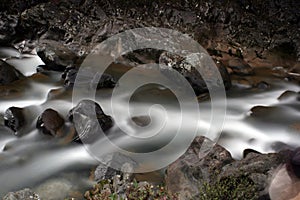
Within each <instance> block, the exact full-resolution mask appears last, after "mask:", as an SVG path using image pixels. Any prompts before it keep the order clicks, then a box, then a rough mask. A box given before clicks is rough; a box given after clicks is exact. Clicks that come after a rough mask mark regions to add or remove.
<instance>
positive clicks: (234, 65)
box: [228, 58, 254, 75]
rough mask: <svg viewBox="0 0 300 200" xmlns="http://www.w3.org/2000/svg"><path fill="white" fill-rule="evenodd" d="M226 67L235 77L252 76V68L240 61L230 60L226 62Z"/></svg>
mask: <svg viewBox="0 0 300 200" xmlns="http://www.w3.org/2000/svg"><path fill="white" fill-rule="evenodd" d="M228 67H229V68H230V69H232V71H233V73H235V74H237V75H253V74H254V71H253V68H252V67H251V66H250V65H249V64H248V63H246V62H245V61H244V60H242V59H238V58H236V59H231V60H229V61H228Z"/></svg>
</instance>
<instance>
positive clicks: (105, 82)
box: [62, 67, 116, 89]
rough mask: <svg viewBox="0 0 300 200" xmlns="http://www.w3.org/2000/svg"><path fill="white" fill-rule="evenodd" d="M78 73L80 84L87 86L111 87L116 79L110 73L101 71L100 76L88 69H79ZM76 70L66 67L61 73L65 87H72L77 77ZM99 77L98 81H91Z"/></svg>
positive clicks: (114, 84)
mask: <svg viewBox="0 0 300 200" xmlns="http://www.w3.org/2000/svg"><path fill="white" fill-rule="evenodd" d="M80 72H81V75H80V80H79V81H80V82H79V84H80V85H86V87H87V88H96V89H101V88H113V87H115V86H116V81H115V79H114V78H113V76H111V75H110V74H106V73H103V74H102V75H101V77H97V76H99V75H98V74H94V73H92V72H90V71H88V70H81V71H80ZM77 73H78V70H77V69H76V68H74V67H69V68H66V70H65V72H64V73H63V75H62V78H63V79H64V86H65V87H66V88H73V86H74V84H75V80H76V78H77ZM97 79H99V81H98V82H93V81H94V80H95V81H96V80H97Z"/></svg>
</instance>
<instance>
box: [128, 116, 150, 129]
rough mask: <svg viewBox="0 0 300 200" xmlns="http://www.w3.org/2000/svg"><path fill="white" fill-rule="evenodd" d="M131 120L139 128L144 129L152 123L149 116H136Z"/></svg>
mask: <svg viewBox="0 0 300 200" xmlns="http://www.w3.org/2000/svg"><path fill="white" fill-rule="evenodd" d="M131 120H132V121H133V122H134V123H135V124H136V125H138V126H141V127H144V126H148V125H149V124H150V123H151V118H150V117H149V116H136V117H132V118H131Z"/></svg>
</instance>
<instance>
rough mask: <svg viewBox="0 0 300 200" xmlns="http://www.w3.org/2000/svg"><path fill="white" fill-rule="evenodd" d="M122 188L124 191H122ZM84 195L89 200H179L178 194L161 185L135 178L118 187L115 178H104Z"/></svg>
mask: <svg viewBox="0 0 300 200" xmlns="http://www.w3.org/2000/svg"><path fill="white" fill-rule="evenodd" d="M117 182H119V181H117ZM120 189H121V190H124V191H121V192H120V191H119V190H120ZM116 191H117V192H116ZM84 197H85V199H87V200H125V199H127V200H161V199H163V200H177V196H176V195H169V194H168V193H167V191H166V189H165V188H164V187H163V186H161V185H159V186H153V185H151V184H149V183H144V184H143V183H139V182H137V181H135V180H134V181H132V182H128V183H125V184H123V185H121V186H118V187H116V184H115V183H114V181H113V180H102V181H100V182H99V183H98V184H96V185H94V188H93V189H91V190H89V191H87V192H86V193H85V194H84Z"/></svg>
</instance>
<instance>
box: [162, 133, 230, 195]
mask: <svg viewBox="0 0 300 200" xmlns="http://www.w3.org/2000/svg"><path fill="white" fill-rule="evenodd" d="M204 139H205V138H204V137H196V138H195V139H194V141H193V143H192V144H191V146H190V147H189V149H188V150H187V151H186V153H185V154H184V155H183V156H181V157H180V158H179V159H178V160H177V161H175V162H174V163H172V164H171V165H169V166H168V169H167V175H166V186H167V188H168V191H169V192H170V193H171V194H174V193H179V199H190V198H193V197H194V196H195V195H197V194H198V193H199V187H200V186H201V185H202V184H204V182H210V181H211V180H214V179H215V177H214V176H215V173H216V172H218V171H219V172H220V171H222V168H223V167H224V166H226V165H227V164H229V163H232V162H233V161H234V160H233V159H232V157H231V155H230V153H229V152H228V151H227V150H226V149H224V148H223V147H221V146H220V145H215V146H214V147H213V149H212V150H211V151H210V152H209V153H208V155H206V156H205V157H204V158H202V159H201V160H199V150H200V148H201V146H202V143H203V141H204Z"/></svg>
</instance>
